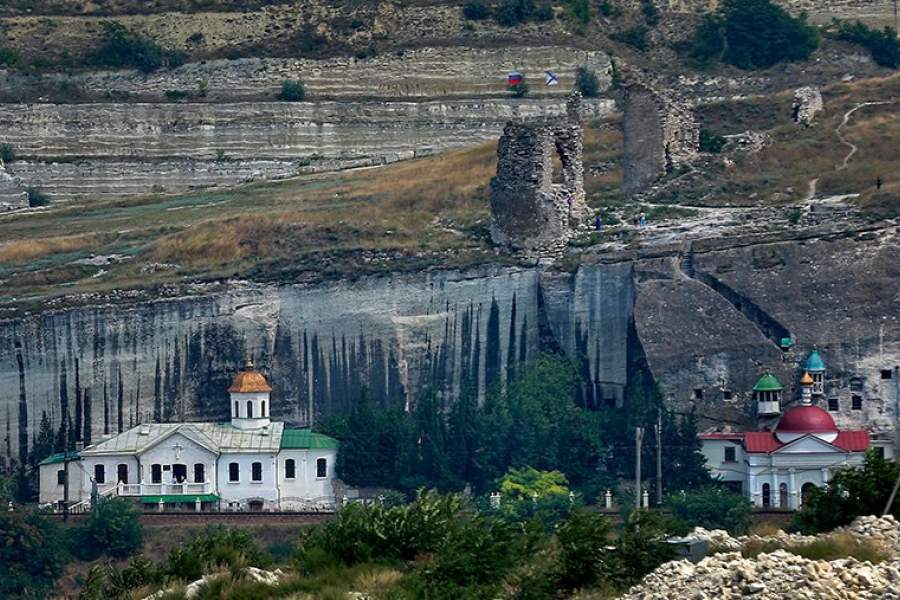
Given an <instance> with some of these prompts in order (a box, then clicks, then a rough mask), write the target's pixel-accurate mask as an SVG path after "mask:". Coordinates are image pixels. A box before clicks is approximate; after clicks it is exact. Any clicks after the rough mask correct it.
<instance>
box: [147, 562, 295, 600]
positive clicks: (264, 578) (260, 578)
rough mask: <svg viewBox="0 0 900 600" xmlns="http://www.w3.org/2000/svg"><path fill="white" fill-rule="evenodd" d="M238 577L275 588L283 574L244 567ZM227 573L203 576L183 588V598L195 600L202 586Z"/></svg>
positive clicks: (153, 597) (156, 596)
mask: <svg viewBox="0 0 900 600" xmlns="http://www.w3.org/2000/svg"><path fill="white" fill-rule="evenodd" d="M240 575H241V576H242V577H243V578H244V579H246V580H248V581H255V582H257V583H262V584H265V585H270V586H276V585H278V582H279V580H280V579H281V578H282V577H284V573H283V572H282V570H281V569H275V570H274V571H266V570H264V569H258V568H256V567H244V568H243V569H241V572H240ZM226 576H228V573H210V574H209V575H204V576H203V577H201V578H200V579H198V580H197V581H193V582H191V583H189V584H187V586H185V588H184V597H185V598H187V599H188V600H190V599H191V598H196V597H197V596H199V595H200V592H202V591H203V586H205V585H206V584H208V583H209V582H211V581H214V580H216V579H219V578H222V577H226ZM173 591H175V590H174V589H162V590H159V591H158V592H156V593H153V594H150V595H149V596H146V597H144V598H143V600H161V599H162V598H165V597H166V596H167V595H168V594H170V593H172V592H173Z"/></svg>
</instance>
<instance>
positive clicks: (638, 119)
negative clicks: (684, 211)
mask: <svg viewBox="0 0 900 600" xmlns="http://www.w3.org/2000/svg"><path fill="white" fill-rule="evenodd" d="M622 103H623V113H624V123H623V129H624V134H625V158H624V164H623V173H622V191H624V192H625V193H626V194H634V193H637V192H642V191H644V190H646V189H647V188H648V187H649V186H650V185H651V184H652V183H653V182H654V181H656V180H657V179H659V178H660V177H662V176H663V175H665V174H666V173H668V172H670V171H672V169H674V168H675V167H677V166H678V165H681V164H684V163H687V162H690V161H691V160H693V159H694V158H696V157H697V152H698V150H699V147H700V126H699V125H698V124H697V122H696V121H694V115H693V113H692V111H691V109H690V107H688V106H687V105H685V104H684V103H681V102H678V101H677V100H676V98H675V97H674V96H672V95H671V94H668V93H664V92H660V91H657V90H655V89H653V88H651V87H650V86H648V85H646V84H644V83H633V84H630V85H628V86H626V87H625V89H624V91H623V93H622Z"/></svg>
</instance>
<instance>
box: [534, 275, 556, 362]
mask: <svg viewBox="0 0 900 600" xmlns="http://www.w3.org/2000/svg"><path fill="white" fill-rule="evenodd" d="M537 313H538V353H540V354H562V346H561V345H560V343H559V341H558V340H557V339H556V336H555V335H554V334H553V329H552V328H551V327H550V316H549V315H548V314H547V300H546V299H545V298H544V290H543V287H542V286H538V288H537Z"/></svg>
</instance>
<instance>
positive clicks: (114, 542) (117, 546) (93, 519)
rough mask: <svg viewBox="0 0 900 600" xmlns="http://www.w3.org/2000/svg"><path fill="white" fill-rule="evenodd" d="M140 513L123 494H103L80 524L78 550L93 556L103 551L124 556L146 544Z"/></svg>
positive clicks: (82, 553) (79, 552) (120, 556)
mask: <svg viewBox="0 0 900 600" xmlns="http://www.w3.org/2000/svg"><path fill="white" fill-rule="evenodd" d="M139 519H140V514H139V513H138V511H137V509H135V507H134V505H133V504H132V503H131V502H129V501H128V500H126V499H124V498H101V499H100V500H99V501H98V502H97V504H96V506H94V507H93V508H92V509H91V512H90V513H89V514H88V516H87V518H86V519H85V520H84V522H83V523H82V524H81V525H80V527H79V530H78V534H77V539H78V542H79V543H78V554H79V556H80V557H82V558H85V559H88V560H92V559H94V558H96V557H98V556H100V555H101V554H104V553H106V554H108V555H109V556H114V557H116V558H123V557H126V556H129V555H131V554H134V553H135V552H137V551H138V550H140V549H141V547H142V546H143V545H144V531H143V529H142V528H141V523H140V520H139Z"/></svg>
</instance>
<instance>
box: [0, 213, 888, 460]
mask: <svg viewBox="0 0 900 600" xmlns="http://www.w3.org/2000/svg"><path fill="white" fill-rule="evenodd" d="M865 229H866V228H865V227H863V228H862V230H857V232H856V233H853V232H840V233H834V234H829V235H819V236H817V237H807V238H803V239H797V238H794V239H787V235H782V236H780V237H778V236H771V235H770V236H768V237H763V238H759V239H743V238H739V237H735V238H730V239H710V240H703V241H701V242H695V243H694V245H693V246H692V247H690V248H687V249H684V248H681V247H673V248H670V249H663V248H657V249H654V250H653V251H652V252H650V251H647V252H645V253H644V254H643V255H641V254H637V255H635V256H633V257H631V258H627V257H625V256H619V257H614V256H607V257H602V258H601V260H600V261H598V262H597V263H596V264H582V266H581V267H579V268H578V270H577V271H576V272H575V273H565V272H549V271H544V270H541V269H537V268H535V269H526V268H499V267H497V268H488V267H486V268H482V269H479V270H472V271H466V272H455V271H444V272H432V273H426V274H419V275H408V276H399V275H395V276H385V277H380V278H370V279H365V280H362V281H360V282H354V283H348V282H339V283H331V284H321V285H315V286H313V285H309V286H306V285H304V286H300V285H271V286H270V285H254V284H249V283H235V284H232V285H231V286H229V288H228V290H227V291H224V292H215V293H196V294H195V295H192V296H183V297H180V298H178V299H173V300H168V301H157V302H152V303H139V304H135V305H131V306H109V305H107V306H98V307H94V308H79V309H70V310H65V311H60V312H55V313H45V314H42V315H36V316H31V317H23V318H18V319H10V320H6V321H2V322H0V428H2V429H6V428H8V431H9V432H10V434H9V438H10V440H11V441H10V447H11V450H12V452H13V453H14V454H15V453H17V444H16V439H20V440H21V443H20V445H22V444H24V445H25V446H27V445H28V443H29V440H30V439H31V435H32V433H33V432H34V431H35V429H36V428H37V425H38V424H39V422H40V415H41V412H42V411H47V413H48V414H49V415H51V417H52V419H53V422H54V426H58V424H59V422H60V415H61V414H63V413H64V412H68V413H69V414H70V415H72V416H73V421H76V422H79V423H81V429H80V432H81V434H82V436H83V437H90V438H92V439H97V437H98V436H100V435H103V434H104V433H115V432H117V431H119V430H121V429H123V428H127V427H128V426H129V425H130V424H131V423H132V422H134V421H135V420H136V419H138V418H141V416H144V417H145V418H146V417H147V416H149V417H150V418H157V419H161V420H177V419H224V418H226V417H227V414H228V406H227V398H226V394H225V389H226V387H227V385H228V382H229V380H230V377H231V375H232V373H233V371H234V369H236V368H237V367H238V366H239V365H240V364H241V362H242V360H243V358H244V357H245V356H246V354H248V353H251V354H253V355H254V357H255V358H256V359H257V361H258V363H259V364H260V365H261V367H262V368H263V369H264V370H265V371H266V372H267V373H268V375H269V377H270V380H271V383H272V386H273V388H274V392H273V402H272V414H273V416H274V417H276V418H279V419H284V420H287V421H289V422H292V423H297V424H304V425H305V424H309V423H311V422H315V421H316V420H318V419H320V418H322V417H323V416H325V415H328V414H334V413H339V412H343V411H347V410H349V409H350V408H351V407H352V406H353V404H354V403H355V402H357V401H358V399H359V398H360V396H361V394H362V391H363V389H364V388H365V389H366V390H367V394H368V397H369V398H371V399H372V401H373V402H376V403H378V404H382V405H385V404H394V405H398V404H399V405H402V404H404V403H408V402H411V401H413V400H414V399H415V397H416V393H417V391H418V390H421V389H423V388H425V387H428V386H433V387H434V388H436V389H437V390H439V391H440V392H441V393H442V397H443V398H444V400H445V402H451V401H452V400H453V398H454V397H456V395H457V394H458V393H459V391H460V390H461V388H462V387H463V386H471V389H473V390H477V392H478V393H479V394H482V395H483V394H484V392H485V390H486V389H487V387H488V386H490V385H492V384H495V383H498V384H500V385H503V383H504V382H505V381H506V380H507V378H508V376H509V374H510V369H514V368H515V365H517V364H518V363H521V362H522V361H527V360H529V359H531V358H534V357H535V356H537V354H538V353H539V352H542V351H548V350H550V351H552V350H562V351H564V352H565V353H567V354H568V355H569V356H570V357H571V358H572V359H573V360H574V361H575V363H576V365H577V366H578V368H579V369H580V370H581V372H582V374H583V376H584V378H585V381H586V382H587V383H586V385H585V388H584V389H583V390H582V396H581V398H580V399H579V401H580V402H581V403H583V404H584V405H586V406H592V407H597V408H603V407H607V406H614V405H621V402H622V400H623V398H624V389H625V385H626V383H627V382H628V380H629V375H630V374H629V372H628V371H629V367H630V365H633V364H635V363H636V361H637V360H639V359H641V358H643V359H645V360H646V363H647V365H648V366H649V368H650V370H651V371H652V374H653V376H654V377H655V379H656V380H657V381H658V382H659V384H660V385H661V387H662V389H663V391H664V393H665V395H666V399H667V402H668V403H669V404H670V406H672V407H673V408H674V409H675V410H677V411H686V410H690V409H691V408H692V407H696V408H697V410H698V412H699V415H700V416H701V417H702V419H701V424H702V426H703V427H704V428H709V427H721V426H728V425H730V426H735V427H739V428H744V427H753V426H755V415H754V406H753V403H752V398H751V393H750V390H751V388H752V387H753V385H754V383H755V382H756V379H757V378H758V377H759V375H760V374H761V373H762V372H763V371H764V370H772V371H774V372H775V373H776V374H777V375H778V376H779V378H780V379H781V381H782V383H784V384H785V387H786V392H785V401H786V403H788V404H789V403H792V402H794V401H795V397H796V392H797V390H796V385H795V382H796V381H797V379H798V377H799V374H800V373H799V370H798V363H799V362H800V361H801V360H803V359H804V358H805V357H806V355H807V354H808V352H809V351H810V350H811V348H812V347H813V346H814V345H815V346H817V347H818V348H819V349H820V351H821V353H822V355H823V356H824V357H825V360H826V362H827V363H828V367H829V371H828V379H827V381H826V390H827V392H826V395H827V398H823V401H825V400H831V399H833V400H835V401H836V402H837V403H838V405H839V409H838V410H837V411H836V412H835V413H834V414H835V415H836V419H837V421H838V424H839V425H840V426H842V427H859V426H866V427H870V428H872V429H873V430H874V432H875V434H876V435H878V436H881V437H883V438H888V439H890V438H891V436H893V434H894V432H895V431H896V429H897V427H896V420H897V416H898V412H897V403H898V401H900V393H898V392H900V341H898V340H900V243H898V242H900V232H898V229H897V226H896V225H890V224H888V225H885V226H871V227H869V228H868V229H869V230H868V231H866V230H865ZM604 261H605V262H604ZM782 337H791V338H792V339H793V340H794V341H795V344H796V345H795V346H794V349H793V350H791V351H788V352H784V351H783V350H782V349H780V347H779V345H778V342H779V341H780V339H781V338H782ZM854 397H858V398H859V404H858V407H855V406H854V401H853V398H854ZM86 423H87V424H88V425H85V424H86Z"/></svg>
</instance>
